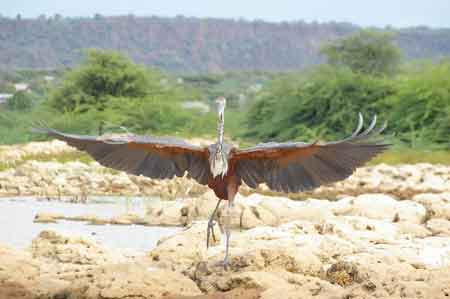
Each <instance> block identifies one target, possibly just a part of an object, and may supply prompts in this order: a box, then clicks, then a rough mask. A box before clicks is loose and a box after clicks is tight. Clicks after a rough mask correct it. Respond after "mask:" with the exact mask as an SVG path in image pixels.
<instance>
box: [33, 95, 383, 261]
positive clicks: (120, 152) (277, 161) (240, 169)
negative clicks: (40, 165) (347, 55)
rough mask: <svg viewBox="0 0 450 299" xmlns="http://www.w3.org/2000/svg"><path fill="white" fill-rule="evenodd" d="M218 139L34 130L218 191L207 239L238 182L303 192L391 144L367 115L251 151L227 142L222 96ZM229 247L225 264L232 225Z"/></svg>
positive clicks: (119, 162)
mask: <svg viewBox="0 0 450 299" xmlns="http://www.w3.org/2000/svg"><path fill="white" fill-rule="evenodd" d="M216 102H217V105H218V116H219V117H218V129H217V135H218V137H217V141H216V142H215V143H214V144H211V145H210V146H206V147H201V146H195V145H191V144H189V143H186V142H184V141H183V140H180V139H176V138H171V137H151V136H136V135H131V134H128V135H125V136H116V137H114V136H105V135H103V136H87V135H73V134H65V133H62V132H59V131H57V130H54V129H50V128H45V127H44V128H35V131H37V132H41V133H45V134H47V135H49V136H53V137H55V138H57V139H60V140H63V141H65V142H67V144H69V145H70V146H73V147H75V148H77V149H78V150H82V151H85V152H87V153H88V154H89V155H90V156H92V157H93V158H94V159H95V160H97V161H98V162H99V163H100V164H101V165H104V166H106V167H110V168H114V169H117V170H122V171H125V172H127V173H130V174H134V175H143V176H147V177H150V178H153V179H171V178H173V177H175V176H177V177H182V176H184V175H185V174H187V176H188V177H189V178H192V179H194V180H196V181H197V182H198V183H200V184H202V185H207V186H208V187H209V188H211V189H212V190H214V193H215V194H216V196H217V197H218V202H217V205H216V207H215V209H214V211H213V212H212V215H211V217H210V219H209V221H208V226H207V237H206V239H207V240H206V243H207V246H208V245H209V239H210V238H211V237H213V238H214V230H213V227H214V218H215V214H216V212H217V210H218V208H219V205H220V203H221V202H222V201H223V200H224V201H228V209H227V210H226V213H228V217H229V213H230V208H231V207H232V206H233V202H234V198H235V196H236V193H237V192H238V189H239V186H240V185H241V184H242V182H244V183H245V184H247V186H249V187H250V188H257V187H258V185H259V184H261V183H265V184H266V185H267V186H268V187H269V188H270V189H271V190H274V191H280V192H301V191H305V190H312V189H314V188H317V187H319V186H321V185H324V184H330V183H334V182H337V181H340V180H344V179H345V178H347V177H349V176H350V175H351V174H352V173H353V172H354V171H355V169H356V168H357V167H360V166H362V165H363V164H364V163H365V162H367V161H369V160H370V159H371V158H373V157H374V156H375V155H377V154H379V153H381V152H383V151H384V150H386V149H387V148H388V147H389V144H386V143H384V142H382V140H380V138H379V134H380V133H381V132H382V131H383V130H384V129H385V127H386V123H384V125H383V126H381V127H380V128H377V129H375V125H376V116H375V117H374V118H373V119H372V122H371V123H370V124H369V126H368V127H367V128H366V129H365V130H364V131H362V128H363V118H362V115H361V114H359V122H358V126H357V128H356V130H355V131H354V132H353V134H352V135H351V136H349V137H347V138H345V139H343V140H340V141H334V142H327V143H320V142H317V141H315V142H311V143H304V142H285V143H275V142H270V143H262V144H258V145H256V146H254V147H252V148H249V149H242V150H241V149H238V148H236V147H233V146H231V145H229V144H227V143H225V142H224V110H225V105H226V100H225V98H223V97H219V98H218V99H217V100H216ZM225 237H226V239H225V241H226V244H225V246H226V250H225V258H224V261H223V265H224V267H227V266H228V263H229V243H230V228H229V225H225Z"/></svg>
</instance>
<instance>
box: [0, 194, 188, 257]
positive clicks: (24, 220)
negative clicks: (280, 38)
mask: <svg viewBox="0 0 450 299" xmlns="http://www.w3.org/2000/svg"><path fill="white" fill-rule="evenodd" d="M154 200H155V201H157V200H158V199H154ZM151 201H152V199H142V198H132V199H130V200H124V199H119V198H112V197H102V198H95V199H93V200H90V202H89V203H87V204H79V203H66V202H56V201H37V200H35V199H32V198H26V197H16V198H3V199H0V244H2V245H9V246H14V247H17V248H26V247H28V246H30V244H31V241H32V239H34V238H35V237H37V235H38V234H39V233H40V232H41V231H43V230H54V231H57V232H61V233H65V234H69V235H74V236H88V237H90V238H93V239H95V240H97V241H99V242H100V243H101V244H103V245H105V246H107V247H111V248H116V249H131V250H133V251H136V250H137V251H148V250H150V249H152V248H154V247H155V246H156V243H157V242H158V240H159V239H160V238H162V237H165V236H168V235H172V234H174V233H176V232H177V231H179V230H180V229H181V228H174V227H148V226H141V225H88V224H86V223H85V222H78V221H63V220H62V221H58V223H50V224H45V223H34V222H33V219H34V217H35V215H36V214H37V213H58V214H62V215H64V216H79V215H96V216H99V217H100V218H105V217H111V216H117V215H120V214H123V213H126V212H132V213H135V214H139V215H144V213H145V210H146V206H148V205H151Z"/></svg>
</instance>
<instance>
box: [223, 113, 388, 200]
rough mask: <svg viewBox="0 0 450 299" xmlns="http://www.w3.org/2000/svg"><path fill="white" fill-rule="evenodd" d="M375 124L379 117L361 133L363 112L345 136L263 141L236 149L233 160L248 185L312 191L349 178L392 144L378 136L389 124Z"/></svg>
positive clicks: (291, 190)
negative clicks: (310, 140)
mask: <svg viewBox="0 0 450 299" xmlns="http://www.w3.org/2000/svg"><path fill="white" fill-rule="evenodd" d="M375 124H376V116H375V117H374V118H373V120H372V122H371V124H370V125H369V127H368V128H367V129H366V130H365V131H364V132H361V129H362V126H363V118H362V115H361V114H360V115H359V123H358V127H357V129H356V130H355V131H354V133H353V134H352V135H351V136H350V137H348V138H346V139H343V140H340V141H335V142H328V143H323V144H320V143H318V142H313V143H303V142H286V143H273V142H271V143H263V144H259V145H256V146H255V147H253V148H249V149H246V150H235V151H234V152H233V153H232V155H231V161H232V163H234V165H235V170H236V175H237V176H239V177H240V178H241V179H242V180H243V181H244V182H245V183H246V184H247V185H248V186H249V187H252V188H256V187H257V186H258V185H259V184H260V183H266V184H267V186H268V187H269V188H270V189H272V190H275V191H283V192H299V191H305V190H311V189H314V188H317V187H319V186H320V185H324V184H330V183H334V182H337V181H340V180H343V179H345V178H347V177H349V176H350V175H351V174H352V173H353V172H354V171H355V169H356V168H357V167H359V166H362V165H363V164H364V163H365V162H367V161H369V160H370V159H371V158H373V157H374V156H375V155H377V154H379V153H381V152H383V151H384V150H386V149H387V148H388V147H389V144H386V143H383V142H381V141H380V139H379V138H378V139H377V136H378V135H379V134H380V133H381V132H382V131H383V130H384V129H385V128H386V123H384V125H383V126H382V127H380V128H378V129H376V130H374V128H375Z"/></svg>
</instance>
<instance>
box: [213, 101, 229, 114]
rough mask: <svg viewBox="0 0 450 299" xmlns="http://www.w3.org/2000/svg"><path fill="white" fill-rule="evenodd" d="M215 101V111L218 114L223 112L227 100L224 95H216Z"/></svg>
mask: <svg viewBox="0 0 450 299" xmlns="http://www.w3.org/2000/svg"><path fill="white" fill-rule="evenodd" d="M216 103H217V112H218V113H219V114H223V113H224V111H225V105H226V104H227V100H226V99H225V98H224V97H218V98H217V99H216Z"/></svg>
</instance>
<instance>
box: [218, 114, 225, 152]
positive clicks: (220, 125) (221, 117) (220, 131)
mask: <svg viewBox="0 0 450 299" xmlns="http://www.w3.org/2000/svg"><path fill="white" fill-rule="evenodd" d="M224 122H225V119H224V113H223V111H220V112H219V122H218V124H217V145H218V146H219V148H220V149H222V145H223V126H224Z"/></svg>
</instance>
